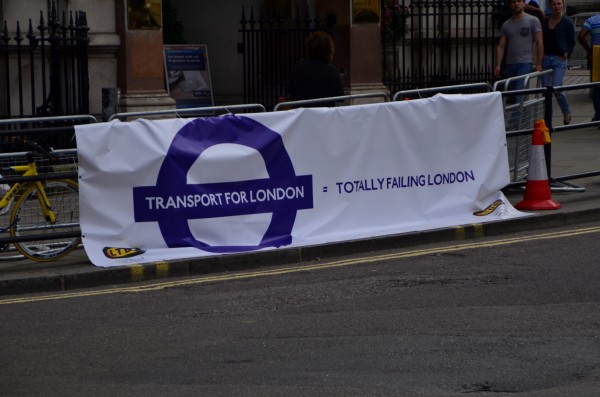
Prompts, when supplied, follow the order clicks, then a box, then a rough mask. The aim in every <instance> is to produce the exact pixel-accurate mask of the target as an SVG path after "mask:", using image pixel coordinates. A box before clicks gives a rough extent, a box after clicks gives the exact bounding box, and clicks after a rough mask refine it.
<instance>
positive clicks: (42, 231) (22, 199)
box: [0, 140, 81, 262]
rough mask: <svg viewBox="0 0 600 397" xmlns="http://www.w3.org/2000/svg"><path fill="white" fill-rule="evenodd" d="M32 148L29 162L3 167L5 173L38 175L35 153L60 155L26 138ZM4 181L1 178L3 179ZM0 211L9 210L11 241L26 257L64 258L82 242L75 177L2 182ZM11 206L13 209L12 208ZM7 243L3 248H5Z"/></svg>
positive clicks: (52, 158) (51, 155)
mask: <svg viewBox="0 0 600 397" xmlns="http://www.w3.org/2000/svg"><path fill="white" fill-rule="evenodd" d="M23 142H24V143H26V144H27V145H28V146H30V147H31V148H32V149H33V150H32V151H29V152H27V153H26V159H27V161H26V164H23V165H13V166H10V167H6V168H2V171H1V172H2V175H6V174H13V175H20V176H22V177H37V176H39V175H40V174H38V165H37V163H36V156H39V155H40V154H42V155H44V157H46V158H48V160H50V161H51V162H55V161H56V159H57V158H58V157H57V155H55V154H54V153H53V151H52V149H50V150H46V149H44V148H43V147H41V146H40V145H39V144H37V143H36V142H34V141H31V140H24V141H23ZM0 182H1V181H0ZM3 186H4V187H5V188H7V187H8V190H5V189H3V190H5V193H4V195H3V196H2V199H0V213H8V212H10V217H9V225H8V226H7V227H5V228H4V230H3V231H7V230H8V231H10V236H11V240H12V244H14V246H15V247H16V249H17V250H18V251H19V252H20V253H21V254H23V255H24V256H25V257H26V258H28V259H31V260H34V261H39V262H47V261H52V260H56V259H59V258H62V257H64V256H66V255H67V254H69V253H70V252H71V251H73V250H74V249H75V248H77V246H78V245H79V244H80V243H81V235H80V227H79V190H78V187H77V182H76V181H74V180H72V179H58V180H39V179H36V180H31V181H22V182H15V183H14V184H12V186H8V185H6V184H3ZM11 207H12V208H11ZM6 248H7V244H5V245H4V246H3V247H0V249H4V250H5V249H6Z"/></svg>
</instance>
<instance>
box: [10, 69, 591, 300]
mask: <svg viewBox="0 0 600 397" xmlns="http://www.w3.org/2000/svg"><path fill="white" fill-rule="evenodd" d="M588 73H589V72H588V71H587V70H573V71H569V72H568V73H567V76H566V78H565V85H572V84H584V83H587V82H588V81H589V79H588V76H589V74H588ZM568 96H569V101H570V104H571V108H572V115H573V121H572V124H576V123H582V122H588V121H590V119H591V116H592V114H593V107H592V102H591V99H590V98H589V96H588V90H577V91H570V92H569V93H568ZM554 108H555V109H556V110H558V111H555V117H554V118H553V123H554V125H555V126H560V125H562V115H561V114H560V111H559V109H558V106H557V104H556V101H554ZM551 165H552V177H561V176H566V175H574V174H580V173H584V172H590V171H597V170H600V130H599V129H598V128H597V127H588V128H584V129H576V130H569V131H561V132H557V133H555V134H554V135H553V141H552V164H551ZM569 183H572V184H574V185H577V186H579V187H583V188H585V191H584V192H564V191H561V192H559V191H555V192H553V194H552V197H553V199H554V200H556V201H558V202H559V203H560V204H561V205H562V208H560V209H559V210H555V211H545V212H538V213H537V214H536V215H534V216H531V217H526V218H521V219H513V220H508V221H500V222H493V223H488V224H483V225H467V226H464V227H463V228H449V229H444V230H433V231H428V232H416V233H408V234H403V235H396V236H389V237H381V238H374V239H368V240H363V241H352V242H344V243H336V244H330V245H321V246H317V247H304V248H297V249H285V250H277V251H269V252H261V253H251V254H242V255H227V256H217V257H210V258H202V259H196V260H186V261H179V262H172V263H160V264H151V265H144V266H141V265H137V266H132V267H116V268H108V269H105V268H99V267H96V266H94V265H92V264H91V262H90V261H89V259H88V258H87V256H86V254H85V251H84V250H83V249H80V250H78V251H76V252H75V253H72V254H71V255H69V256H68V257H67V258H64V259H61V260H59V261H56V262H49V263H37V262H30V261H28V260H10V261H6V260H4V261H0V295H9V294H17V293H28V292H42V291H59V290H65V289H75V288H85V287H92V286H99V285H106V286H110V285H113V284H118V283H127V282H136V281H141V280H152V279H156V278H162V277H175V276H183V275H193V274H205V273H211V272H220V271H221V272H222V271H228V270H240V269H250V268H252V267H258V266H266V265H276V264H294V263H299V262H303V261H310V260H314V259H317V258H321V259H323V258H327V257H334V256H341V255H350V254H352V253H358V252H367V251H373V250H378V249H391V248H398V247H410V246H414V245H418V244H423V243H427V242H436V241H437V242H439V241H452V240H459V239H464V238H475V237H477V236H481V235H490V236H491V235H500V234H503V233H510V232H516V231H524V230H537V229H543V228H549V227H555V226H561V225H568V224H577V223H583V222H592V221H599V220H600V176H594V177H589V178H584V179H577V180H573V181H569ZM506 195H507V197H508V199H509V200H510V201H511V202H512V203H513V204H516V203H517V202H518V201H520V200H521V199H522V197H523V195H522V193H521V192H508V193H506Z"/></svg>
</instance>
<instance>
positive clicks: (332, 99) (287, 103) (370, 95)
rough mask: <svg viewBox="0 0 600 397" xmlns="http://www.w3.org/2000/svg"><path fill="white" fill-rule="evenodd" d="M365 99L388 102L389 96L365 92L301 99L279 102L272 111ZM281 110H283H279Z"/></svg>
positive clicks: (381, 93)
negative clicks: (381, 99) (380, 99)
mask: <svg viewBox="0 0 600 397" xmlns="http://www.w3.org/2000/svg"><path fill="white" fill-rule="evenodd" d="M365 98H383V100H384V102H389V101H390V96H389V95H388V94H386V93H385V92H366V93H364V94H353V95H342V96H335V97H327V98H318V99H303V100H301V101H284V102H279V103H278V104H277V105H275V107H274V108H273V111H274V112H276V111H278V110H280V109H281V108H293V107H302V106H306V105H319V104H328V103H339V102H344V101H348V100H353V99H365ZM281 110H283V109H281Z"/></svg>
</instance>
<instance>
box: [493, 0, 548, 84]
mask: <svg viewBox="0 0 600 397" xmlns="http://www.w3.org/2000/svg"><path fill="white" fill-rule="evenodd" d="M510 8H511V10H512V16H511V17H510V19H509V20H507V21H506V22H504V24H502V28H501V29H500V41H499V42H498V46H497V47H496V68H495V70H494V75H495V76H496V77H500V72H501V67H500V65H501V64H502V59H503V58H504V55H505V54H506V70H505V73H506V77H515V76H522V75H524V74H528V73H531V72H533V71H536V72H539V71H541V70H542V59H543V57H544V38H543V34H542V25H541V24H540V21H539V20H538V19H537V18H536V17H533V16H531V15H529V14H526V13H525V3H524V2H523V0H510ZM534 43H535V49H536V54H535V55H536V57H535V62H534V60H533V44H534ZM522 88H523V80H522V79H519V80H518V81H516V82H515V83H514V85H513V87H512V89H515V90H518V89H522Z"/></svg>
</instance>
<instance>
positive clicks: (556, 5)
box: [541, 0, 575, 125]
mask: <svg viewBox="0 0 600 397" xmlns="http://www.w3.org/2000/svg"><path fill="white" fill-rule="evenodd" d="M550 6H551V7H552V15H551V16H549V17H545V18H544V19H543V21H542V32H543V36H544V59H543V60H542V68H543V70H549V69H552V70H553V72H552V86H553V87H557V86H562V85H563V79H564V77H565V72H566V70H567V59H569V57H570V56H571V53H572V52H573V48H574V47H575V28H574V26H573V23H572V22H571V20H570V19H569V18H568V17H566V16H565V15H564V13H565V10H564V8H565V7H564V4H563V0H552V1H551V3H550ZM541 79H542V84H543V85H544V86H547V85H548V84H549V80H550V75H548V74H545V75H543V76H541ZM554 95H555V97H556V100H557V102H558V105H559V106H560V110H561V111H562V114H563V123H564V124H565V125H566V124H569V123H570V122H571V110H570V109H569V102H568V100H567V95H566V94H565V93H564V92H555V93H554Z"/></svg>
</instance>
